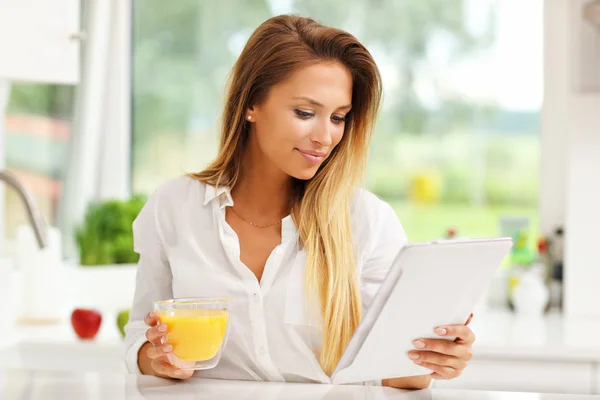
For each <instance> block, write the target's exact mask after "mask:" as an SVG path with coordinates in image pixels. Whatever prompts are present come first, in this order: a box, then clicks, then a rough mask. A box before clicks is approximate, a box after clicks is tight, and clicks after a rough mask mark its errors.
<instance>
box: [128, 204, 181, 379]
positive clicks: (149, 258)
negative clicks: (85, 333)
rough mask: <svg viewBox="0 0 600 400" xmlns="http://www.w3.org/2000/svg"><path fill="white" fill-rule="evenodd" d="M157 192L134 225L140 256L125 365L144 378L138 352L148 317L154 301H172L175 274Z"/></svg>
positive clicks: (135, 239) (144, 335)
mask: <svg viewBox="0 0 600 400" xmlns="http://www.w3.org/2000/svg"><path fill="white" fill-rule="evenodd" d="M158 203H159V199H158V192H155V193H153V194H152V195H151V196H150V198H149V199H148V201H147V202H146V204H145V205H144V207H143V209H142V211H141V212H140V214H139V215H138V216H137V218H136V219H135V221H134V222H133V239H134V250H135V251H136V252H137V253H138V254H139V255H140V260H139V262H138V267H137V273H136V283H135V293H134V298H133V304H132V307H131V311H130V313H129V322H128V323H127V325H126V326H125V362H126V365H127V369H128V370H129V372H130V373H133V374H141V371H140V369H139V366H138V352H139V350H140V348H141V347H142V345H143V344H144V343H146V331H147V329H148V326H147V325H146V323H145V322H144V317H145V316H146V314H148V313H149V312H151V311H152V310H153V308H154V301H157V300H164V299H169V298H172V297H173V290H172V280H173V278H172V274H171V267H170V265H169V262H168V259H167V256H166V253H165V251H164V247H163V243H164V242H163V241H162V240H161V231H160V226H159V224H158V214H157V212H158V210H159V204H158Z"/></svg>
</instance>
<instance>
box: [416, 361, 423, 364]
mask: <svg viewBox="0 0 600 400" xmlns="http://www.w3.org/2000/svg"><path fill="white" fill-rule="evenodd" d="M414 363H415V364H418V365H421V363H422V362H421V361H415V362H414Z"/></svg>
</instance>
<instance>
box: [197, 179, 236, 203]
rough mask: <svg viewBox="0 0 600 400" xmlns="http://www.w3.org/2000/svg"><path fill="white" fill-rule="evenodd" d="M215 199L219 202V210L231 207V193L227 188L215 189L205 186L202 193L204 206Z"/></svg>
mask: <svg viewBox="0 0 600 400" xmlns="http://www.w3.org/2000/svg"><path fill="white" fill-rule="evenodd" d="M215 199H217V200H219V204H220V208H224V207H231V206H233V198H232V197H231V191H230V190H229V188H228V187H227V186H219V187H218V188H215V187H214V186H212V185H209V184H207V185H206V192H205V193H204V205H207V204H208V203H210V202H211V201H213V200H215Z"/></svg>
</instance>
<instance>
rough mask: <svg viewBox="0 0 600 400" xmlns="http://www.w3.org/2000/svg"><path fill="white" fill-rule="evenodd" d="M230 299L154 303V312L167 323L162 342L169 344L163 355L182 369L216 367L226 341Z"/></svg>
mask: <svg viewBox="0 0 600 400" xmlns="http://www.w3.org/2000/svg"><path fill="white" fill-rule="evenodd" d="M230 309H231V299H225V298H224V299H214V298H210V299H209V298H188V299H170V300H163V301H157V302H155V303H154V311H155V312H156V313H157V315H158V318H159V320H160V322H161V323H162V324H165V325H166V326H167V328H168V329H167V334H166V335H165V336H163V339H162V340H163V343H168V344H170V345H171V346H173V351H172V352H171V353H170V354H169V356H168V357H167V358H168V360H169V362H170V363H171V364H173V365H174V366H175V367H177V368H180V369H185V370H199V369H210V368H214V367H216V366H217V364H218V363H219V360H220V359H221V353H222V352H223V349H224V348H225V345H226V344H227V336H228V334H229V320H230V318H229V315H230Z"/></svg>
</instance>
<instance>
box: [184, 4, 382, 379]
mask: <svg viewBox="0 0 600 400" xmlns="http://www.w3.org/2000/svg"><path fill="white" fill-rule="evenodd" d="M322 61H335V62H340V63H341V64H343V65H345V66H346V67H347V68H348V70H349V71H350V72H351V74H352V79H353V88H352V111H351V112H350V113H349V114H348V121H347V122H346V127H345V131H344V135H343V137H342V140H341V141H340V143H339V144H338V146H337V147H336V148H335V149H334V150H333V152H332V153H331V155H330V157H328V159H327V160H325V162H324V163H323V164H322V165H321V167H320V168H319V170H318V172H317V173H316V175H315V176H314V177H313V178H312V179H310V180H308V181H299V180H294V187H295V192H294V193H295V197H294V199H292V209H291V215H292V218H293V220H294V223H295V224H296V226H297V227H298V233H299V238H300V242H301V243H302V245H303V246H304V249H305V251H306V255H307V258H306V281H305V284H306V291H307V293H308V295H309V299H314V296H315V295H316V297H317V299H318V301H319V306H320V310H321V317H322V321H323V347H322V349H321V353H320V355H319V362H320V364H321V367H322V368H323V370H324V371H325V373H327V375H331V374H332V373H333V371H334V369H335V367H336V365H337V363H338V361H339V359H340V357H341V356H342V354H343V352H344V350H345V348H346V346H347V345H348V342H349V341H350V338H351V337H352V335H353V334H354V331H355V330H356V327H357V326H358V324H359V322H360V319H361V310H362V303H361V298H360V289H359V281H358V274H357V267H356V254H355V249H354V241H353V239H352V231H351V226H350V202H351V199H352V195H353V192H354V189H355V187H356V186H357V185H358V184H359V183H361V182H362V179H363V177H364V172H365V169H366V161H367V154H368V147H369V143H370V139H371V134H372V130H373V125H374V121H375V118H376V116H377V112H378V110H379V105H380V103H381V92H382V88H381V77H380V74H379V70H378V69H377V66H376V65H375V62H374V60H373V58H372V56H371V54H370V53H369V51H368V50H367V49H366V48H365V47H364V46H363V45H362V44H361V43H360V42H359V41H358V40H357V39H356V38H355V37H354V36H352V35H350V34H349V33H347V32H345V31H342V30H339V29H334V28H330V27H326V26H323V25H321V24H319V23H317V22H315V21H314V20H312V19H310V18H303V17H299V16H291V15H282V16H277V17H273V18H271V19H269V20H267V21H266V22H264V23H263V24H261V25H260V26H259V27H258V28H257V29H256V30H255V31H254V33H253V34H252V35H251V36H250V39H249V40H248V43H247V44H246V46H245V47H244V49H243V51H242V53H241V55H240V57H239V58H238V60H237V62H236V63H235V65H234V66H233V69H232V72H231V75H230V78H229V84H228V91H227V96H226V99H225V100H226V103H225V107H224V110H223V116H222V135H221V142H220V152H219V154H218V156H217V158H216V160H215V161H214V162H213V163H212V164H211V165H210V166H208V168H206V169H205V170H204V171H202V172H199V173H194V174H189V176H191V177H193V178H195V179H198V180H199V181H202V182H204V183H207V184H210V185H213V186H227V187H230V188H233V187H234V186H235V184H236V182H237V180H238V178H239V176H240V168H241V164H242V155H243V152H244V149H245V146H246V143H247V140H248V135H249V124H248V123H247V121H246V120H245V118H244V117H245V114H246V110H247V109H248V108H249V107H251V106H252V105H255V104H260V103H261V102H262V101H264V100H265V98H266V96H267V93H268V91H269V89H270V88H271V87H273V85H276V84H278V83H279V82H282V81H283V80H285V79H286V78H287V77H289V76H290V75H291V74H292V73H293V72H294V71H295V70H298V69H301V68H303V67H306V66H309V65H312V64H315V63H318V62H322Z"/></svg>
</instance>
